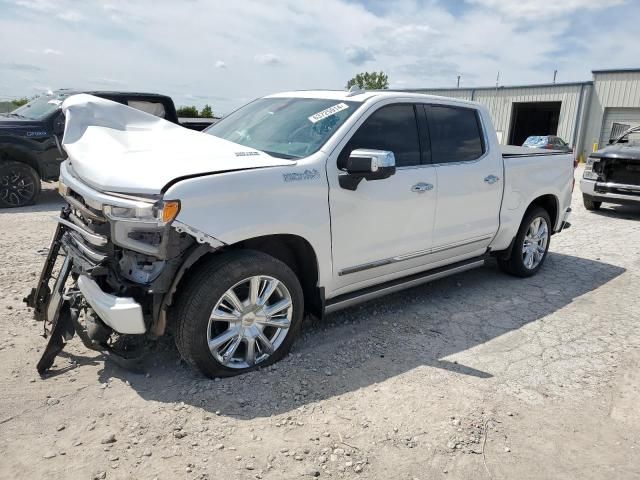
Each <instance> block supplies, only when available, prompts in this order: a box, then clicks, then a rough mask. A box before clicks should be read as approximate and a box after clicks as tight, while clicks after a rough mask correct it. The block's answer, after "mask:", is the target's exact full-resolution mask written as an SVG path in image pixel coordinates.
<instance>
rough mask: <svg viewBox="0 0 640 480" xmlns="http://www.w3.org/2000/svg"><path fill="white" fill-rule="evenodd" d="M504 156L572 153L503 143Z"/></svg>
mask: <svg viewBox="0 0 640 480" xmlns="http://www.w3.org/2000/svg"><path fill="white" fill-rule="evenodd" d="M501 150H502V157H503V158H515V157H538V156H546V155H571V154H569V153H566V152H560V151H556V150H546V149H542V148H529V147H518V146H516V145H502V146H501Z"/></svg>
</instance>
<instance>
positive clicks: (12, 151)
mask: <svg viewBox="0 0 640 480" xmlns="http://www.w3.org/2000/svg"><path fill="white" fill-rule="evenodd" d="M0 161H5V162H19V163H24V164H26V165H29V166H30V167H31V168H33V169H34V170H35V171H36V173H37V174H38V176H39V177H40V178H42V169H41V168H40V162H38V159H37V158H36V156H35V155H34V154H33V152H30V151H29V150H28V149H25V148H21V147H20V146H18V145H13V144H6V143H3V144H0Z"/></svg>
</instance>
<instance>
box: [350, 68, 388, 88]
mask: <svg viewBox="0 0 640 480" xmlns="http://www.w3.org/2000/svg"><path fill="white" fill-rule="evenodd" d="M354 85H357V86H358V87H360V88H364V89H365V90H386V89H388V88H389V77H388V76H387V74H386V73H384V72H382V71H380V72H362V73H358V74H357V75H356V76H355V77H353V78H352V79H351V80H349V81H348V82H347V90H348V89H349V88H351V87H352V86H354Z"/></svg>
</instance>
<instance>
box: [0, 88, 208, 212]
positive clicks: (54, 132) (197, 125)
mask: <svg viewBox="0 0 640 480" xmlns="http://www.w3.org/2000/svg"><path fill="white" fill-rule="evenodd" d="M81 92H83V91H78V90H69V89H61V90H56V91H55V92H50V93H47V94H44V95H40V96H39V97H36V98H34V99H33V100H31V101H30V102H29V103H27V104H26V105H23V106H21V107H19V108H17V109H15V110H14V111H13V112H11V113H8V114H2V115H0V208H9V207H22V206H25V205H30V204H32V203H35V202H36V201H37V199H38V195H39V194H40V181H41V180H42V181H45V182H51V181H55V180H57V179H58V175H59V173H60V163H61V162H62V161H63V160H64V158H65V153H64V151H63V150H62V148H61V146H60V141H61V140H62V133H63V132H64V123H65V118H64V115H63V113H62V110H61V108H60V107H61V105H62V102H63V101H64V100H65V99H66V98H68V97H70V96H72V95H75V94H78V93H81ZM85 93H90V94H91V95H94V96H97V97H101V98H105V99H108V100H112V101H114V102H118V103H121V104H123V105H128V106H130V107H134V108H137V109H139V110H142V111H144V112H147V113H150V114H152V115H156V116H158V117H160V118H164V119H165V120H167V121H169V122H172V123H175V124H182V126H184V127H186V128H191V129H194V130H203V129H204V128H206V127H208V126H209V125H211V123H212V122H213V120H214V119H207V118H187V119H178V115H177V113H176V108H175V106H174V104H173V100H172V99H171V97H167V96H166V95H158V94H156V93H136V92H112V91H89V92H85Z"/></svg>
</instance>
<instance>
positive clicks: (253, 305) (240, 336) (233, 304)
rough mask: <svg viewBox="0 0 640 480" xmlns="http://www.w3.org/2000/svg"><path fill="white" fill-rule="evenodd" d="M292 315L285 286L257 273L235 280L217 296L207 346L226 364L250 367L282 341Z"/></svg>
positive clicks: (275, 348) (291, 306) (208, 330)
mask: <svg viewBox="0 0 640 480" xmlns="http://www.w3.org/2000/svg"><path fill="white" fill-rule="evenodd" d="M292 315H293V303H292V300H291V294H290V293H289V290H288V289H287V287H286V286H285V285H284V284H283V283H282V282H280V281H279V280H277V279H276V278H273V277H269V276H266V275H258V276H253V277H250V278H247V279H245V280H242V281H240V282H238V283H236V284H235V285H234V286H233V287H231V288H230V289H229V290H227V291H226V292H225V293H224V295H222V298H220V299H219V300H218V302H217V303H216V305H215V307H214V308H213V311H212V312H211V315H210V317H209V324H208V328H207V334H208V336H207V340H208V344H209V350H210V351H211V354H212V355H213V356H214V358H215V359H216V360H217V361H218V362H220V363H221V364H222V365H224V366H225V367H229V368H249V367H252V366H254V365H257V364H259V363H261V362H264V361H265V360H266V359H267V358H269V356H271V355H272V354H273V353H274V352H275V351H276V350H277V349H278V347H280V346H281V345H282V343H283V342H284V339H285V338H286V336H287V332H288V331H289V327H290V326H291V319H292Z"/></svg>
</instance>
